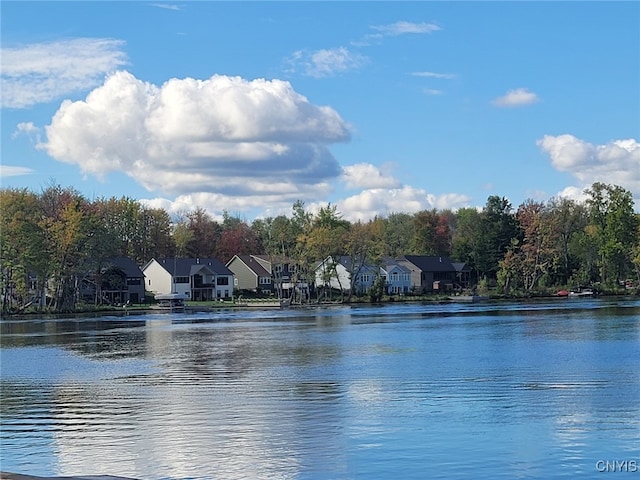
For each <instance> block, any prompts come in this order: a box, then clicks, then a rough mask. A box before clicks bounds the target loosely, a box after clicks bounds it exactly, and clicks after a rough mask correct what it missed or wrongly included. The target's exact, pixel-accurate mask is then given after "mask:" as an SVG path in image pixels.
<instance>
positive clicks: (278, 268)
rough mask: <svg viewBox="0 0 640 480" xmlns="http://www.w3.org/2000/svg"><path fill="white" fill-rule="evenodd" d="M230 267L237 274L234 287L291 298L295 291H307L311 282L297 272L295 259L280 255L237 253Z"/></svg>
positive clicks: (300, 292)
mask: <svg viewBox="0 0 640 480" xmlns="http://www.w3.org/2000/svg"><path fill="white" fill-rule="evenodd" d="M226 266H227V268H229V270H231V271H232V272H233V275H234V277H235V284H234V287H235V288H236V289H238V290H250V291H252V292H257V293H263V294H265V293H266V294H274V295H278V296H279V297H282V298H289V297H290V296H291V295H292V294H293V293H294V291H295V292H297V293H298V294H303V295H308V292H309V286H308V284H307V282H306V281H305V279H303V278H300V276H299V275H297V273H298V271H297V266H296V264H295V262H293V260H291V259H288V258H286V257H284V256H281V255H275V256H272V255H234V256H233V258H231V260H229V261H228V262H227V265H226Z"/></svg>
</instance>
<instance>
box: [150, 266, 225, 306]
mask: <svg viewBox="0 0 640 480" xmlns="http://www.w3.org/2000/svg"><path fill="white" fill-rule="evenodd" d="M142 271H143V273H144V276H145V289H146V290H147V291H148V292H151V293H154V294H156V295H157V294H167V293H180V294H184V295H186V296H187V298H189V299H191V300H194V301H208V300H215V299H222V298H231V297H232V296H233V283H234V280H233V272H231V270H229V269H228V268H227V267H225V266H224V264H223V263H222V262H221V261H220V260H218V259H216V258H161V259H155V258H153V259H151V260H150V261H149V262H148V263H147V264H146V265H145V266H144V267H143V268H142Z"/></svg>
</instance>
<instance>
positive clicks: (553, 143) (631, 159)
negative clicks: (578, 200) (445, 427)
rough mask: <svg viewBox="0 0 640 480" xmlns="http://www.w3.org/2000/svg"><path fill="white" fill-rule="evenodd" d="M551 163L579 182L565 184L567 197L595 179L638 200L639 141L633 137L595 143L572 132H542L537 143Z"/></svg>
mask: <svg viewBox="0 0 640 480" xmlns="http://www.w3.org/2000/svg"><path fill="white" fill-rule="evenodd" d="M537 144H538V146H539V147H540V149H541V150H542V151H544V152H545V153H547V154H548V155H549V157H550V158H551V165H552V166H553V167H554V168H555V169H556V170H559V171H561V172H567V173H569V174H571V175H572V176H573V177H575V178H576V179H577V180H578V181H579V182H580V185H578V186H572V187H567V189H565V191H564V192H563V194H564V195H566V196H571V197H578V196H579V195H577V193H576V192H581V191H582V190H583V189H584V188H585V187H588V186H590V185H591V184H593V183H594V182H604V183H609V184H614V185H619V186H621V187H623V188H625V189H627V190H629V191H630V192H631V193H632V194H633V196H634V197H635V198H636V199H640V143H638V141H637V140H635V139H624V140H613V141H611V142H609V143H606V144H603V145H595V144H592V143H590V142H587V141H585V140H581V139H579V138H577V137H575V136H573V135H569V134H565V135H558V136H553V135H545V136H544V137H542V138H541V139H540V140H538V142H537Z"/></svg>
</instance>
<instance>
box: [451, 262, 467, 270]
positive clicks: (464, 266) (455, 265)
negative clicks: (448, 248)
mask: <svg viewBox="0 0 640 480" xmlns="http://www.w3.org/2000/svg"><path fill="white" fill-rule="evenodd" d="M453 268H455V269H456V272H470V271H471V267H470V266H469V265H467V264H466V263H465V262H453Z"/></svg>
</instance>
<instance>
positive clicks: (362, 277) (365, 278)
mask: <svg viewBox="0 0 640 480" xmlns="http://www.w3.org/2000/svg"><path fill="white" fill-rule="evenodd" d="M360 281H361V282H362V283H369V282H370V281H371V275H367V274H364V275H360Z"/></svg>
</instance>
